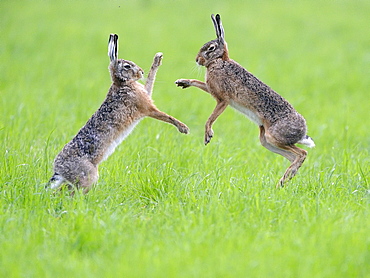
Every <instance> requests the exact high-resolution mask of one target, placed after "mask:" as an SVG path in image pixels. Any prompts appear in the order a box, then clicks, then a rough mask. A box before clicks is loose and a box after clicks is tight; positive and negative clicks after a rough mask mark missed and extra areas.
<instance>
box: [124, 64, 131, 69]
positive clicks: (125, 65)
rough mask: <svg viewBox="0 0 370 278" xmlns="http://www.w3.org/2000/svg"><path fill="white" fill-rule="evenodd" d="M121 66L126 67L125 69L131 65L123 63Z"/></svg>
mask: <svg viewBox="0 0 370 278" xmlns="http://www.w3.org/2000/svg"><path fill="white" fill-rule="evenodd" d="M123 67H124V68H125V69H127V70H128V69H130V68H131V66H130V65H129V64H124V65H123Z"/></svg>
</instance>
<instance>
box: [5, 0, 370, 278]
mask: <svg viewBox="0 0 370 278" xmlns="http://www.w3.org/2000/svg"><path fill="white" fill-rule="evenodd" d="M211 13H220V14H221V16H222V19H223V24H224V27H225V32H226V41H227V42H228V45H229V50H230V55H231V58H233V59H235V60H236V61H238V62H239V63H240V64H242V65H243V66H245V67H246V68H247V69H248V70H249V71H251V72H252V73H254V74H255V75H256V76H257V77H259V78H260V79H262V80H263V81H264V82H266V83H267V84H268V85H269V86H271V87H272V88H273V89H275V90H276V91H277V92H279V93H280V94H281V95H283V96H284V97H285V98H286V99H288V100H289V101H290V102H291V103H292V104H293V106H294V107H295V108H296V109H297V110H298V111H299V112H300V113H301V114H303V115H304V116H305V118H306V120H307V123H308V127H309V135H310V136H311V137H313V138H314V140H315V143H316V148H315V149H312V150H308V151H309V155H308V158H307V160H306V162H305V163H304V164H303V166H302V168H301V169H300V171H299V173H298V175H297V176H296V177H295V178H294V179H293V180H292V181H291V182H290V183H289V185H288V186H287V187H286V188H284V189H282V190H276V189H275V184H276V183H277V181H278V180H279V178H280V177H281V175H282V174H283V172H284V170H285V169H286V167H288V165H289V164H288V161H286V160H285V159H284V158H283V157H280V156H278V155H275V154H273V153H270V152H269V151H267V150H266V149H264V148H263V147H262V146H260V143H259V140H258V134H259V131H258V127H257V126H255V125H254V124H253V123H251V122H250V121H248V120H247V119H246V118H245V117H244V116H242V115H240V114H238V113H236V112H234V111H233V110H232V109H230V108H228V109H227V110H226V112H225V113H224V114H222V115H221V117H220V118H219V119H218V120H217V122H216V123H215V125H214V131H215V136H214V138H213V140H212V142H211V143H210V144H209V145H208V146H206V147H205V146H204V145H203V132H204V123H205V121H206V119H207V117H208V116H209V115H210V113H211V111H212V109H213V108H214V106H215V101H214V100H213V99H212V98H211V97H210V96H209V95H207V94H205V93H203V92H201V91H200V90H197V89H195V88H189V89H187V90H181V89H180V88H176V86H175V84H174V81H175V80H176V79H178V78H197V79H200V80H203V78H204V77H203V76H204V72H205V71H204V68H199V69H198V68H197V67H196V66H195V56H196V54H197V52H198V50H199V48H200V47H201V46H202V45H203V44H204V43H205V42H206V41H208V40H211V39H213V38H215V33H214V30H213V25H212V22H211V20H210V14H211ZM369 13H370V2H369V1H352V0H348V1H344V0H343V1H186V2H185V1H184V2H181V1H161V0H158V1H149V0H147V1H144V0H142V1H132V0H128V1H106V2H96V1H63V2H62V1H59V2H57V1H53V2H52V1H7V0H4V1H1V2H0V26H1V33H0V34H1V40H0V142H1V143H0V250H1V251H0V276H1V277H370V232H369V231H370V186H369V174H370V158H369V149H370V133H369V124H370V123H369V116H370V113H369V93H368V90H369V87H370V78H369V76H370V32H369V26H370V17H369ZM113 32H115V33H117V34H118V35H119V36H120V41H119V45H120V49H119V56H120V57H121V58H125V59H129V60H132V61H134V62H136V63H137V64H138V65H139V66H141V67H142V68H143V69H144V70H145V71H146V72H147V71H148V69H149V67H150V64H151V62H152V58H153V56H154V54H155V53H156V52H158V51H161V52H163V53H164V60H163V65H162V66H161V68H160V69H159V72H158V75H157V81H156V84H155V89H154V95H153V98H154V99H155V103H156V105H157V106H158V108H160V109H161V110H162V111H165V112H167V113H169V114H171V115H173V116H175V117H176V118H178V119H179V120H181V121H183V122H185V123H186V124H187V125H188V126H189V127H190V129H191V134H189V135H186V136H185V135H182V134H180V133H179V132H177V130H176V129H175V128H174V127H173V126H171V125H167V124H164V123H162V122H158V121H155V120H153V119H149V118H148V119H145V120H143V121H142V122H141V123H140V124H139V125H138V126H137V127H136V129H135V130H134V132H133V133H132V134H131V135H130V136H129V137H128V138H127V139H126V140H125V141H124V142H123V143H122V145H121V146H120V147H119V148H117V150H116V152H115V153H114V154H113V155H112V156H111V157H110V158H109V159H108V160H107V161H105V162H104V163H102V164H101V166H100V179H99V182H98V183H97V185H96V186H95V188H94V189H93V190H92V191H90V193H89V194H88V195H86V196H82V195H80V194H77V195H76V196H75V197H74V198H71V197H69V196H68V194H67V193H66V192H65V194H60V195H58V194H57V195H53V194H50V192H45V191H44V188H43V187H44V185H45V183H46V182H47V181H48V179H49V178H50V176H51V175H52V162H53V159H54V157H55V155H56V154H57V153H58V152H59V151H60V150H61V148H62V147H63V145H64V144H65V143H66V142H68V141H69V140H70V139H71V138H72V137H73V136H74V135H75V134H76V132H77V131H78V129H79V128H80V127H81V126H82V125H83V124H84V123H85V122H86V121H87V119H88V118H89V117H90V116H91V115H92V113H93V112H94V111H95V110H96V109H97V108H98V107H99V105H100V103H101V102H102V101H103V99H104V97H105V94H106V92H107V90H108V88H109V86H110V77H109V73H108V69H107V67H108V62H109V59H108V56H107V41H108V36H109V34H110V33H113Z"/></svg>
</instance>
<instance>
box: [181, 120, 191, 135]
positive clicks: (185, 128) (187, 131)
mask: <svg viewBox="0 0 370 278" xmlns="http://www.w3.org/2000/svg"><path fill="white" fill-rule="evenodd" d="M178 130H179V131H180V132H181V133H185V134H188V133H189V131H190V129H189V128H188V127H187V126H186V124H183V123H180V125H179V126H178Z"/></svg>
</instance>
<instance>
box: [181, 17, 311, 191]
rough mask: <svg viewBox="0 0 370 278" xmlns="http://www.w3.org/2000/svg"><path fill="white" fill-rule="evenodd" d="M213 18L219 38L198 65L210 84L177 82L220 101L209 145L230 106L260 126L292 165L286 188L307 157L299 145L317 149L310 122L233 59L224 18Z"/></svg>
mask: <svg viewBox="0 0 370 278" xmlns="http://www.w3.org/2000/svg"><path fill="white" fill-rule="evenodd" d="M211 17H212V21H213V24H214V27H215V29H216V35H217V39H215V40H212V41H209V42H207V43H206V44H205V45H203V47H202V48H201V49H200V51H199V53H198V55H197V57H196V62H197V63H198V65H201V66H205V67H206V68H207V73H206V82H205V83H204V82H201V81H198V80H194V79H179V80H177V81H176V82H175V83H176V84H177V86H179V87H182V88H183V89H184V88H187V87H190V86H194V87H197V88H199V89H202V90H203V91H206V92H207V93H209V94H211V95H212V96H213V97H214V98H215V99H216V102H217V105H216V108H215V109H214V111H213V112H212V114H211V116H210V117H209V118H208V120H207V122H206V125H205V140H204V143H205V144H208V143H209V142H210V141H211V138H212V137H213V130H212V124H213V123H214V122H215V120H216V119H217V117H218V116H220V115H221V113H222V112H223V111H224V110H225V108H226V107H227V106H228V105H230V106H231V107H233V108H235V109H236V110H238V111H240V112H241V113H243V114H245V115H246V116H247V117H248V118H249V119H250V120H252V121H253V122H255V123H256V124H258V126H259V128H260V141H261V144H262V146H264V147H265V148H267V149H268V150H270V151H272V152H274V153H277V154H280V155H282V156H284V157H285V158H287V159H288V160H289V161H290V162H291V165H290V166H289V167H288V169H287V170H286V171H285V174H284V176H283V177H282V178H281V179H280V182H279V183H278V185H277V187H279V186H284V182H285V181H287V180H290V179H291V178H292V177H294V175H295V174H296V173H297V171H298V169H299V168H300V167H301V165H302V163H303V162H304V160H305V158H306V156H307V152H306V151H305V150H303V149H300V148H298V147H297V146H295V144H296V143H299V144H303V145H306V146H308V147H314V146H315V143H314V142H313V140H312V139H311V137H309V136H308V135H307V134H306V132H307V127H306V121H305V119H304V118H303V117H302V116H301V115H300V114H299V113H298V112H297V111H296V110H295V109H294V108H293V107H292V106H291V105H290V104H289V103H288V102H287V101H286V100H285V99H284V98H283V97H281V96H280V95H279V94H278V93H276V92H275V91H273V90H272V89H271V88H270V87H268V86H267V85H266V84H264V83H263V82H262V81H260V80H259V79H257V78H256V77H255V76H254V75H252V74H251V73H249V72H248V71H247V70H246V69H244V68H243V67H242V66H241V65H239V64H238V63H237V62H235V61H234V60H232V59H230V58H229V52H228V49H227V44H226V41H225V33H224V28H223V26H222V23H221V18H220V15H216V16H214V15H212V16H211Z"/></svg>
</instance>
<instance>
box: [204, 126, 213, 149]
mask: <svg viewBox="0 0 370 278" xmlns="http://www.w3.org/2000/svg"><path fill="white" fill-rule="evenodd" d="M212 137H213V130H212V129H210V130H208V131H207V130H206V132H205V135H204V145H207V144H208V143H209V142H211V139H212Z"/></svg>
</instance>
